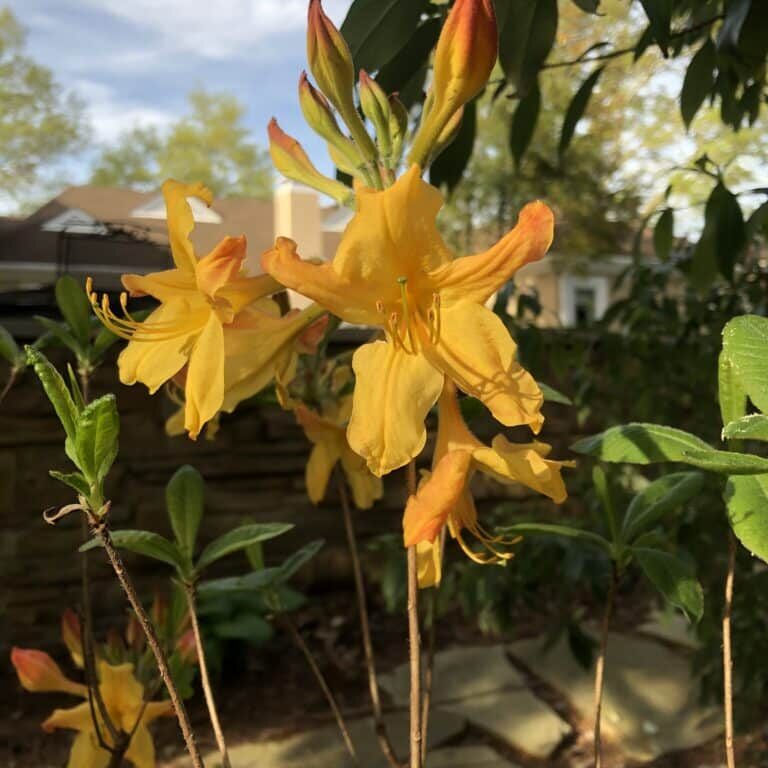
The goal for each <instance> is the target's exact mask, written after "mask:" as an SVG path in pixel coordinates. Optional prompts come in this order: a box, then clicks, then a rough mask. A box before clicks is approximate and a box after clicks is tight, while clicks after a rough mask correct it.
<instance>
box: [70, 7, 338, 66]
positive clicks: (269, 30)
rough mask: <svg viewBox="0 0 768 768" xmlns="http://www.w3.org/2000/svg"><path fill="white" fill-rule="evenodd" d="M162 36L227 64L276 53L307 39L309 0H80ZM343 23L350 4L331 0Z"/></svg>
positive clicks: (167, 44)
mask: <svg viewBox="0 0 768 768" xmlns="http://www.w3.org/2000/svg"><path fill="white" fill-rule="evenodd" d="M81 2H83V3H84V4H85V5H88V6H90V7H91V8H94V9H97V10H99V11H102V12H106V13H109V14H111V15H112V16H114V17H116V18H118V19H120V20H122V21H125V22H128V23H130V24H132V25H134V26H136V27H138V28H140V29H144V30H146V31H149V32H151V33H153V34H154V35H156V36H157V38H158V40H159V43H160V45H161V46H162V47H163V48H164V49H166V50H172V51H178V52H188V53H192V54H197V55H198V56H202V57H204V58H208V59H216V60H225V59H230V58H232V57H233V56H237V55H241V54H244V53H247V54H248V56H249V58H251V59H253V58H256V57H259V54H260V50H259V47H261V48H262V49H267V50H270V49H272V48H273V44H274V41H275V40H276V39H281V38H285V36H287V35H289V36H294V35H297V34H298V36H299V39H300V38H301V37H303V35H302V32H303V28H304V25H305V24H306V17H307V5H308V2H307V0H218V2H216V3H212V2H210V0H130V2H126V0H81ZM324 5H325V8H326V11H327V12H328V13H329V15H330V16H331V17H332V18H333V19H334V21H336V22H337V23H340V22H341V20H342V19H343V17H344V14H345V13H346V10H347V8H348V7H349V0H326V2H325V4H324Z"/></svg>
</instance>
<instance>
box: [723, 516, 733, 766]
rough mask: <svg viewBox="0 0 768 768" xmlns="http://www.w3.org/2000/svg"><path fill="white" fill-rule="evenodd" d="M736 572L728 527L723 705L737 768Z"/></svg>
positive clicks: (728, 755)
mask: <svg viewBox="0 0 768 768" xmlns="http://www.w3.org/2000/svg"><path fill="white" fill-rule="evenodd" d="M735 573H736V537H735V536H734V535H733V531H732V530H731V529H730V528H729V529H728V572H727V574H726V577H725V604H724V606H723V699H724V701H723V705H724V707H723V708H724V717H725V759H726V763H727V766H728V768H736V757H735V755H734V750H733V657H732V651H731V610H732V608H733V582H734V577H735Z"/></svg>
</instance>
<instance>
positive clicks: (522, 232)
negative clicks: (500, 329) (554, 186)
mask: <svg viewBox="0 0 768 768" xmlns="http://www.w3.org/2000/svg"><path fill="white" fill-rule="evenodd" d="M553 226H554V217H553V215H552V211H551V210H550V209H549V208H548V207H547V206H546V205H545V204H544V203H542V202H535V203H529V204H528V205H526V206H525V208H523V210H522V211H521V212H520V218H519V219H518V222H517V225H516V226H515V228H514V229H512V230H510V231H509V232H508V233H507V234H506V235H505V236H504V237H503V238H502V239H501V240H499V242H498V243H496V245H494V246H492V247H491V248H489V249H488V250H487V251H485V253H477V254H474V255H473V256H464V257H462V258H459V259H455V260H454V261H452V262H451V263H450V264H446V265H444V266H442V267H438V268H437V269H436V270H434V272H432V274H431V275H430V277H431V278H432V279H433V280H434V282H435V284H436V286H437V288H438V290H439V291H440V299H441V301H442V302H443V303H444V304H445V303H451V302H453V301H462V300H467V301H475V302H477V303H479V304H484V303H485V302H486V301H487V300H488V298H489V297H490V296H491V295H492V294H493V292H494V291H497V290H498V289H499V288H501V286H503V285H504V283H506V282H507V281H508V280H509V279H510V278H511V277H512V275H514V273H515V272H516V271H517V270H518V269H520V267H522V266H523V265H525V264H528V263H530V262H532V261H538V259H540V258H541V257H542V256H544V254H545V253H546V252H547V249H548V248H549V246H550V245H551V244H552V233H553Z"/></svg>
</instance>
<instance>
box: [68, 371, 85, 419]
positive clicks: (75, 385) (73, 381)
mask: <svg viewBox="0 0 768 768" xmlns="http://www.w3.org/2000/svg"><path fill="white" fill-rule="evenodd" d="M67 378H68V379H69V391H70V394H71V395H72V401H73V402H74V404H75V408H77V412H78V413H82V411H83V409H84V408H85V400H84V399H83V393H82V391H81V390H80V382H78V380H77V377H76V376H75V372H74V371H73V370H72V366H71V365H70V364H69V363H67Z"/></svg>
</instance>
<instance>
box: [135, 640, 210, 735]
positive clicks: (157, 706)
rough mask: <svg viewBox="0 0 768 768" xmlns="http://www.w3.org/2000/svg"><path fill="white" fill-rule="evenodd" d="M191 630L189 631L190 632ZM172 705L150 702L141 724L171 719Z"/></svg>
mask: <svg viewBox="0 0 768 768" xmlns="http://www.w3.org/2000/svg"><path fill="white" fill-rule="evenodd" d="M191 631H192V630H189V632H191ZM192 655H193V656H194V661H193V662H191V663H195V664H196V663H197V651H194V652H193V654H192ZM174 714H175V713H174V711H173V704H171V702H170V701H150V702H149V703H148V704H147V706H146V707H145V709H144V717H143V718H142V719H141V722H142V723H151V722H152V721H153V720H157V718H158V717H173V716H174Z"/></svg>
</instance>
